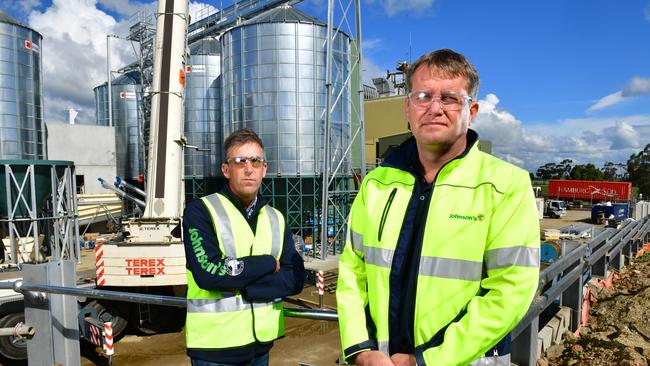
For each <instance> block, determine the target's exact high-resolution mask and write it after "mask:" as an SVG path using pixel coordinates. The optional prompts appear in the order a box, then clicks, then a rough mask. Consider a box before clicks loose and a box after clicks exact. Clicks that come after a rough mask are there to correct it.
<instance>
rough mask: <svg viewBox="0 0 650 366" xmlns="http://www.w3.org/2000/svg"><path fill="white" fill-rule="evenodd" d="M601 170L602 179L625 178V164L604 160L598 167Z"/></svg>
mask: <svg viewBox="0 0 650 366" xmlns="http://www.w3.org/2000/svg"><path fill="white" fill-rule="evenodd" d="M600 170H601V171H602V172H603V175H604V177H603V180H607V181H614V180H618V181H620V180H625V179H627V164H624V163H612V162H611V161H608V162H606V163H605V164H604V165H603V167H602V168H601V169H600Z"/></svg>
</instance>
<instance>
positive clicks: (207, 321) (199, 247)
mask: <svg viewBox="0 0 650 366" xmlns="http://www.w3.org/2000/svg"><path fill="white" fill-rule="evenodd" d="M224 149H225V153H226V157H227V158H226V161H225V162H224V163H223V164H221V171H222V172H223V175H224V176H225V177H226V179H228V184H226V185H225V186H224V187H223V188H222V189H221V191H219V192H218V193H214V194H211V195H208V196H205V197H203V198H201V199H200V200H195V201H193V202H190V203H189V204H188V205H187V208H186V209H185V213H184V217H183V229H184V231H183V238H184V242H185V256H186V258H187V319H186V325H185V335H186V345H187V354H188V356H190V358H191V359H192V365H193V366H228V365H250V366H266V365H268V363H269V350H270V349H271V347H272V345H273V341H274V340H275V339H278V338H280V337H282V336H284V317H283V314H282V298H283V297H285V296H287V295H292V294H297V293H299V292H300V291H301V290H302V287H303V284H304V278H305V269H304V266H303V262H302V258H301V257H300V255H299V254H298V252H296V249H295V246H294V242H293V238H292V235H291V231H290V230H289V229H288V228H287V226H286V224H285V220H284V217H283V216H282V214H281V213H280V212H279V211H278V210H276V209H274V208H273V207H271V206H269V205H268V204H267V202H266V200H265V199H264V198H263V197H262V196H261V195H260V194H259V189H260V185H261V184H262V178H264V176H265V175H266V167H267V166H266V160H265V158H264V145H263V143H262V140H261V139H260V138H259V137H258V136H257V135H256V134H255V133H254V132H253V131H251V130H249V129H242V130H238V131H235V132H233V133H232V134H231V135H230V136H229V137H228V138H227V139H226V141H225V142H224Z"/></svg>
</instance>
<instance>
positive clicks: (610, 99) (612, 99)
mask: <svg viewBox="0 0 650 366" xmlns="http://www.w3.org/2000/svg"><path fill="white" fill-rule="evenodd" d="M621 101H623V92H622V91H617V92H616V93H612V94H610V95H606V96H604V97H602V98H600V99H599V100H598V101H597V102H596V103H594V105H592V106H591V107H589V108H588V109H587V112H588V113H591V112H595V111H597V110H599V109H603V108H607V107H611V106H613V105H616V104H618V103H620V102H621Z"/></svg>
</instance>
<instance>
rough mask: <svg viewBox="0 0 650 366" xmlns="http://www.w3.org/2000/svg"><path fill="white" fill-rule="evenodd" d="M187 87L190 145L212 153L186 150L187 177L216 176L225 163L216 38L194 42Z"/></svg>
mask: <svg viewBox="0 0 650 366" xmlns="http://www.w3.org/2000/svg"><path fill="white" fill-rule="evenodd" d="M189 48H190V58H189V62H188V66H189V67H188V71H189V72H188V73H187V78H186V84H185V131H184V135H185V137H186V138H187V142H188V143H189V144H190V145H193V146H197V147H200V148H204V149H209V151H196V150H192V149H186V150H185V175H186V176H188V177H215V176H217V175H220V168H219V165H220V163H221V161H222V156H221V155H222V154H221V149H222V141H223V135H222V127H221V86H220V85H219V84H220V82H221V79H220V78H219V76H220V74H221V64H220V63H221V46H220V44H219V40H218V39H216V38H211V37H210V38H204V39H201V40H199V41H196V42H194V43H192V44H191V45H190V46H189Z"/></svg>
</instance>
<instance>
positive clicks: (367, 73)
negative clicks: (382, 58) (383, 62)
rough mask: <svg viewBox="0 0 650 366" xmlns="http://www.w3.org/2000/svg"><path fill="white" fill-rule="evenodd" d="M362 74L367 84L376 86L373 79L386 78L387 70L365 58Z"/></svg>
mask: <svg viewBox="0 0 650 366" xmlns="http://www.w3.org/2000/svg"><path fill="white" fill-rule="evenodd" d="M361 74H362V76H363V82H364V83H365V84H367V85H374V84H373V83H372V79H373V78H382V77H386V70H384V69H382V68H381V67H380V66H379V65H377V64H376V63H374V62H373V61H372V60H371V59H369V58H368V57H364V58H363V62H362V64H361Z"/></svg>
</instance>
